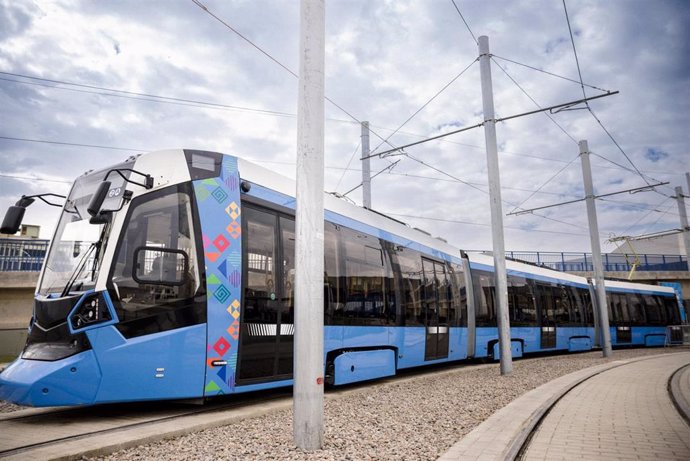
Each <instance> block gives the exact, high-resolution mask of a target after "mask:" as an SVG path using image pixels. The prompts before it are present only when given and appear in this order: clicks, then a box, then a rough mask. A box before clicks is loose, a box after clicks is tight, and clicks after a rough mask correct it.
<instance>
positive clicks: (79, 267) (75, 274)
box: [60, 242, 100, 297]
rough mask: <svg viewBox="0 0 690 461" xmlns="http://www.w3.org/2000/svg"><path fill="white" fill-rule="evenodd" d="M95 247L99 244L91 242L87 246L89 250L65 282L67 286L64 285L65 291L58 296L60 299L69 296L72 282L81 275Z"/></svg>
mask: <svg viewBox="0 0 690 461" xmlns="http://www.w3.org/2000/svg"><path fill="white" fill-rule="evenodd" d="M97 246H100V243H99V242H93V243H91V245H89V248H88V249H87V250H86V251H85V252H84V256H82V257H81V259H80V260H79V264H77V267H76V269H75V270H74V272H73V273H72V275H71V276H70V278H69V279H68V280H67V285H65V289H64V290H62V294H61V295H60V297H64V296H67V295H68V294H69V292H70V290H71V289H72V285H74V282H76V281H77V277H78V276H79V274H81V271H82V269H84V266H85V265H86V261H87V259H88V256H89V255H90V254H91V252H92V251H93V250H94V248H96V247H97Z"/></svg>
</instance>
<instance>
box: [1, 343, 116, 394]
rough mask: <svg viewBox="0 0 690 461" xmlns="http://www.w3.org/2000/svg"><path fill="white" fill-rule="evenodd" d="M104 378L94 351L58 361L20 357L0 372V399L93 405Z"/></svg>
mask: <svg viewBox="0 0 690 461" xmlns="http://www.w3.org/2000/svg"><path fill="white" fill-rule="evenodd" d="M101 378H102V376H101V372H100V369H99V367H98V363H97V362H96V357H95V355H94V352H93V351H86V352H82V353H81V354H76V355H73V356H71V357H67V358H65V359H62V360H58V361H55V362H44V361H39V360H23V359H17V360H15V361H14V362H12V364H11V365H10V366H9V367H7V368H6V369H5V371H3V372H2V374H0V400H7V401H10V402H13V403H16V404H18V405H29V406H34V407H52V406H61V405H83V404H90V403H93V402H94V399H95V397H96V392H97V391H98V387H99V386H100V384H101Z"/></svg>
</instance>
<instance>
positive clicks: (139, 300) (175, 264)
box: [109, 185, 205, 337]
mask: <svg viewBox="0 0 690 461" xmlns="http://www.w3.org/2000/svg"><path fill="white" fill-rule="evenodd" d="M193 213H194V203H193V198H192V194H191V191H190V188H189V186H188V185H179V186H173V187H171V188H166V189H163V190H160V191H157V192H154V193H152V194H147V195H145V196H143V197H141V198H140V199H137V200H134V201H133V202H132V204H131V205H130V211H129V214H128V217H127V221H126V223H125V225H124V228H123V234H122V236H121V238H120V242H119V244H118V248H117V250H116V256H115V264H114V267H113V270H112V273H111V277H110V281H109V289H110V291H111V294H114V298H115V300H116V310H117V315H118V317H119V319H120V324H118V329H120V331H121V332H122V333H123V334H124V335H125V336H126V337H132V336H140V335H144V334H150V333H155V332H159V331H166V330H171V329H174V328H180V327H183V326H189V325H194V324H197V323H203V322H204V321H205V310H204V309H203V304H202V303H197V302H195V301H194V297H195V296H196V295H197V294H203V293H198V292H199V291H200V289H201V291H203V287H202V285H201V282H200V274H199V269H198V264H197V251H196V240H195V235H194V224H193Z"/></svg>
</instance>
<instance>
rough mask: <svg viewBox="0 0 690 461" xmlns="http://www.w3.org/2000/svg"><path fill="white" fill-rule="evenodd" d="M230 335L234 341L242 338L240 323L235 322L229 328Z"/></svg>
mask: <svg viewBox="0 0 690 461" xmlns="http://www.w3.org/2000/svg"><path fill="white" fill-rule="evenodd" d="M228 334H229V335H230V336H232V338H233V339H238V338H239V337H240V322H239V320H235V321H234V322H232V325H230V328H228Z"/></svg>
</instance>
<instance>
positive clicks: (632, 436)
mask: <svg viewBox="0 0 690 461" xmlns="http://www.w3.org/2000/svg"><path fill="white" fill-rule="evenodd" d="M689 362H690V361H689V360H688V354H672V355H669V356H666V357H661V358H655V359H650V360H643V361H639V362H635V363H631V364H628V365H624V366H621V367H618V368H614V369H612V370H609V371H607V372H604V373H602V374H600V375H597V376H595V377H593V378H591V379H589V380H587V381H585V382H584V383H582V384H581V385H579V386H577V387H576V388H575V389H573V390H572V391H571V392H569V393H568V394H566V395H565V397H563V399H561V400H560V401H559V402H558V403H557V404H556V406H555V407H554V408H553V409H552V410H551V412H549V414H548V415H547V416H546V418H545V419H544V420H543V421H542V423H541V425H540V427H539V429H538V430H537V432H536V433H535V435H534V436H533V438H532V441H531V442H530V444H529V448H528V450H527V452H526V453H525V455H524V457H523V459H524V460H527V461H536V460H583V459H591V460H595V459H609V460H639V459H643V460H645V459H646V460H656V459H659V460H686V461H687V460H690V427H689V426H688V424H687V423H686V422H685V420H683V418H682V417H681V416H680V415H679V413H678V410H677V409H676V408H675V406H674V405H673V403H672V401H671V399H670V398H669V393H668V382H669V379H670V378H671V376H672V375H673V373H674V372H675V371H676V370H677V369H678V368H680V367H682V366H683V365H685V364H687V363H689Z"/></svg>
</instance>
